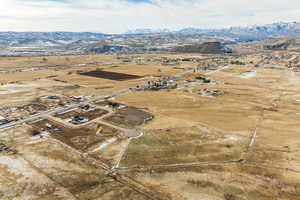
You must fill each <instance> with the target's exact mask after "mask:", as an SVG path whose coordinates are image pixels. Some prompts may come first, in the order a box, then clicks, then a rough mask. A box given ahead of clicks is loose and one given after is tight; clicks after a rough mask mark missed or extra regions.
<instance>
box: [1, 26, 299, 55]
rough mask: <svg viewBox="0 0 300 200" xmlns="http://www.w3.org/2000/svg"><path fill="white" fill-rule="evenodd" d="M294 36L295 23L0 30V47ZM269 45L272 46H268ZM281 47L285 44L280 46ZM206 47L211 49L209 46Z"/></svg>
mask: <svg viewBox="0 0 300 200" xmlns="http://www.w3.org/2000/svg"><path fill="white" fill-rule="evenodd" d="M298 35H299V36H300V23H299V22H289V23H287V22H279V23H274V24H269V25H259V26H256V25H255V26H247V27H231V28H225V29H199V28H185V29H181V30H177V31H171V30H168V29H158V30H152V29H137V30H133V31H129V32H127V33H124V34H104V33H92V32H0V48H11V47H29V48H30V47H38V48H39V47H41V48H47V50H46V51H47V52H49V51H51V52H57V50H59V51H60V52H64V53H87V52H88V53H133V52H149V51H169V50H170V49H172V48H173V47H175V46H185V47H184V49H183V50H184V51H189V50H191V49H196V50H195V51H199V52H202V51H204V50H203V49H202V47H201V46H197V44H202V43H205V42H219V43H221V45H222V46H223V45H224V46H226V45H230V44H238V43H247V42H256V41H268V40H280V39H287V38H292V37H295V36H298ZM210 44H212V43H210ZM186 45H187V46H186ZM189 45H190V46H189ZM216 46H217V45H216ZM280 47H281V46H279V47H277V48H280ZM266 48H267V47H266ZM269 48H273V47H272V46H270V47H269ZM274 48H276V46H275V47H274ZM281 48H287V47H286V45H283V46H282V47H281ZM209 49H212V48H211V47H209ZM225 50H226V49H225ZM193 51H194V50H193ZM222 51H223V50H222ZM226 51H227V50H226ZM215 52H216V51H215Z"/></svg>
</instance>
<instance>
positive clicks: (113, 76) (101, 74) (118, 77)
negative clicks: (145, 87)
mask: <svg viewBox="0 0 300 200" xmlns="http://www.w3.org/2000/svg"><path fill="white" fill-rule="evenodd" d="M80 74H81V75H84V76H92V77H97V78H104V79H109V80H114V81H126V80H131V79H138V78H142V77H140V76H135V75H131V74H123V73H117V72H108V71H89V72H83V73H80Z"/></svg>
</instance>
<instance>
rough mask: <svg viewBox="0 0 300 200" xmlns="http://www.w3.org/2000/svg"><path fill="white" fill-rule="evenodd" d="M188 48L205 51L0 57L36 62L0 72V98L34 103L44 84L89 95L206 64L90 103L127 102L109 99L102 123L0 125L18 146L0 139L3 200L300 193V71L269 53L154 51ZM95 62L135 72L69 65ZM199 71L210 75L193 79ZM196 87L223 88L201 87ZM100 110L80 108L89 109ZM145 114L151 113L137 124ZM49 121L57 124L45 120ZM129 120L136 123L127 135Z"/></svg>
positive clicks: (192, 199)
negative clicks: (163, 82) (155, 85)
mask: <svg viewBox="0 0 300 200" xmlns="http://www.w3.org/2000/svg"><path fill="white" fill-rule="evenodd" d="M286 53H287V52H286ZM191 56H195V57H198V58H203V59H204V58H207V57H209V56H204V55H188V54H185V55H179V54H171V55H167V54H140V55H85V56H84V55H80V56H68V59H66V57H67V56H61V57H57V56H53V57H47V63H43V62H42V61H43V57H20V58H0V61H1V62H0V68H1V69H2V70H3V69H27V68H30V67H34V66H35V67H39V66H40V67H41V69H40V70H37V71H23V72H10V73H0V80H1V81H0V83H3V85H0V105H1V106H22V105H26V104H31V103H32V102H36V99H37V98H39V97H45V96H49V95H58V96H79V95H83V96H85V97H86V98H88V99H89V100H91V101H90V102H94V101H95V100H94V99H93V98H94V97H97V96H98V95H109V94H111V93H113V92H116V91H118V90H121V89H127V88H130V87H135V86H136V85H138V84H141V83H144V82H147V81H149V80H153V79H155V78H159V77H161V76H164V77H166V76H171V75H174V74H178V73H180V72H183V71H184V70H185V69H188V68H190V67H196V66H198V65H200V66H201V67H203V66H204V68H201V69H202V70H194V71H193V72H190V73H188V74H186V75H184V76H183V78H182V79H181V80H180V81H178V88H177V89H168V90H158V91H149V90H148V91H134V90H129V91H126V92H124V93H122V94H117V95H116V96H115V97H114V98H111V99H108V100H106V101H100V102H98V103H95V104H96V105H100V106H106V105H108V101H112V102H118V103H119V104H122V105H127V106H128V107H127V108H122V109H113V111H114V113H113V114H112V115H111V116H109V117H108V118H106V119H105V122H102V123H103V124H101V123H100V122H97V123H96V122H94V121H93V122H91V123H87V124H83V125H82V126H80V128H71V127H72V125H63V122H59V121H55V120H54V119H53V118H51V116H43V118H42V120H41V121H37V122H35V123H33V124H31V125H33V126H35V127H36V128H39V129H44V130H46V131H49V132H51V135H50V136H48V137H46V136H45V137H42V138H39V137H32V135H30V134H29V133H28V129H29V128H30V126H29V125H26V124H21V125H19V126H15V127H12V128H10V129H6V130H2V131H0V137H1V139H2V140H4V141H5V143H7V145H9V147H10V148H11V149H14V150H16V152H15V154H12V155H10V154H8V153H7V152H6V151H3V150H1V148H6V146H5V145H2V147H1V146H0V199H5V200H11V199H49V200H50V199H51V200H52V199H76V200H77V199H78V200H87V199H90V200H94V199H95V200H100V199H101V200H124V199H126V200H127V199H128V200H146V199H147V200H148V199H149V200H199V199H201V200H202V199H203V200H204V199H205V200H274V199H278V200H298V199H299V196H300V167H299V166H300V160H299V156H300V154H299V148H300V145H299V142H298V141H299V127H300V123H299V120H300V108H299V105H300V95H299V93H300V78H299V75H300V73H299V72H296V71H292V70H290V69H287V68H282V67H281V68H280V67H278V66H273V64H272V63H275V64H276V62H278V63H277V64H278V65H280V63H281V62H279V61H276V60H274V61H273V62H270V63H271V64H265V61H264V60H263V59H262V54H257V55H248V56H247V55H246V54H245V55H242V56H240V57H237V56H235V57H228V60H229V61H237V60H238V61H241V62H243V63H245V64H230V63H229V64H228V65H227V64H224V65H220V66H218V65H215V61H216V60H218V59H219V61H220V63H222V62H223V60H221V58H215V57H214V56H212V57H214V59H210V60H205V61H201V62H200V61H199V62H196V61H195V62H176V63H172V64H169V63H167V62H163V61H162V60H165V59H169V58H172V59H176V58H178V57H191ZM135 57H138V59H137V60H139V61H136V60H135ZM128 59H130V60H132V61H131V62H125V60H128ZM224 62H225V61H224ZM268 62H269V61H268ZM257 63H258V64H259V65H258V66H256V64H257ZM79 64H84V65H79ZM7 66H9V67H7ZM47 66H48V67H47ZM49 66H52V67H49ZM59 66H63V67H59ZM206 66H208V68H205V67H206ZM43 67H44V68H43ZM99 69H100V70H104V71H105V72H109V74H112V73H113V74H115V73H117V74H126V75H127V74H128V75H130V76H134V77H141V78H137V79H128V80H123V81H118V80H112V78H111V77H110V76H107V77H105V76H102V75H103V74H102V75H101V76H102V77H92V76H84V75H80V74H78V73H80V72H88V71H95V70H99ZM213 69H214V70H216V71H213ZM101 72H103V71H101ZM54 76H55V77H54ZM200 76H201V77H208V78H210V79H212V80H215V81H216V83H200V82H199V81H198V80H196V77H200ZM6 83H10V84H6ZM205 89H206V91H213V90H218V91H222V94H221V95H216V96H213V95H212V96H210V95H203V94H202V93H200V92H199V91H203V90H205ZM90 102H89V103H90ZM44 103H46V104H47V102H43V104H44ZM34 108H35V109H37V110H43V109H44V108H42V107H34ZM78 112H80V113H81V111H80V109H78V110H75V111H73V112H69V113H65V114H62V115H55V117H58V118H61V119H66V118H69V117H70V116H71V115H73V114H76V113H78ZM106 113H107V112H106V111H103V110H98V109H96V110H95V112H90V113H89V112H88V113H83V112H82V113H81V114H83V115H86V116H87V117H89V118H91V120H92V119H95V118H96V117H100V116H103V115H104V114H106ZM12 114H16V113H12ZM150 115H151V116H152V115H153V116H154V118H153V119H152V120H151V121H149V122H147V123H145V124H144V120H145V119H146V118H148V117H150ZM50 119H51V120H50ZM46 123H49V124H52V125H53V127H56V128H58V129H51V130H50V129H49V128H47V127H46ZM109 124H110V126H108V125H109ZM100 127H101V128H100ZM111 127H115V128H111ZM116 127H117V128H118V129H117V128H116ZM129 128H131V129H129ZM100 129H101V131H100V132H99V130H100ZM132 129H133V130H132ZM135 129H138V133H140V134H136V136H135V137H129V136H128V135H130V134H129V133H130V131H133V132H134V131H136V130H135ZM97 132H98V134H96V133H97ZM125 133H128V135H127V137H123V136H126V134H125ZM99 147H101V148H99ZM95 149H96V151H94V150H95ZM87 152H88V154H86V153H87Z"/></svg>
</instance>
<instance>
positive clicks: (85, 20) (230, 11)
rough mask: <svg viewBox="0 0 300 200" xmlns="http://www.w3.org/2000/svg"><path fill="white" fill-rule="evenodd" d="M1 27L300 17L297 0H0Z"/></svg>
mask: <svg viewBox="0 0 300 200" xmlns="http://www.w3.org/2000/svg"><path fill="white" fill-rule="evenodd" d="M0 2H1V7H0V20H1V26H0V31H99V32H108V33H117V32H124V31H127V30H129V29H135V28H170V29H179V28H184V27H190V26H193V27H199V28H219V27H227V26H241V25H250V24H264V23H272V22H276V21H300V15H299V13H300V1H299V0H285V1H282V0H251V1H249V0H152V2H153V3H152V4H150V3H129V2H128V1H126V0H90V1H88V0H70V1H69V2H70V3H63V2H58V1H51V0H48V1H47V0H0Z"/></svg>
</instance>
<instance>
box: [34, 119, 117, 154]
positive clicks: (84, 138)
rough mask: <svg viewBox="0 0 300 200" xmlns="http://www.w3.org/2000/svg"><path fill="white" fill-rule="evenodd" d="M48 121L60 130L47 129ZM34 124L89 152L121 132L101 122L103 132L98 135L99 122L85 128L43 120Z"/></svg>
mask: <svg viewBox="0 0 300 200" xmlns="http://www.w3.org/2000/svg"><path fill="white" fill-rule="evenodd" d="M47 123H48V124H51V125H52V126H53V127H54V128H57V129H58V130H49V129H47V127H46V124H47ZM32 125H33V126H35V127H39V128H40V129H45V130H49V131H50V132H51V136H52V137H54V138H55V139H57V140H59V141H61V142H63V143H65V144H67V145H69V146H71V147H73V148H75V149H77V150H80V151H82V152H87V151H89V150H91V149H93V148H94V147H96V146H97V145H99V144H100V143H101V142H103V141H105V140H106V139H108V138H110V137H112V136H117V135H118V134H119V131H118V130H115V129H113V128H110V127H108V126H105V125H102V124H99V128H100V127H101V128H102V131H101V134H98V135H96V132H97V130H98V129H99V128H98V125H97V124H90V125H88V126H85V127H83V128H67V127H65V126H63V125H61V124H59V123H56V122H52V121H49V120H42V121H38V122H36V123H33V124H32Z"/></svg>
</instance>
